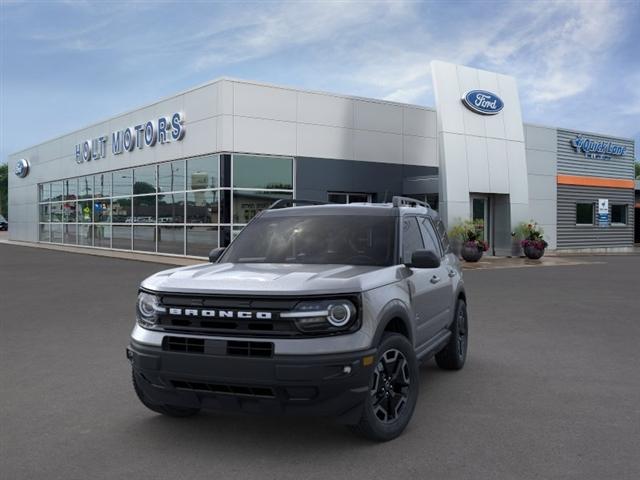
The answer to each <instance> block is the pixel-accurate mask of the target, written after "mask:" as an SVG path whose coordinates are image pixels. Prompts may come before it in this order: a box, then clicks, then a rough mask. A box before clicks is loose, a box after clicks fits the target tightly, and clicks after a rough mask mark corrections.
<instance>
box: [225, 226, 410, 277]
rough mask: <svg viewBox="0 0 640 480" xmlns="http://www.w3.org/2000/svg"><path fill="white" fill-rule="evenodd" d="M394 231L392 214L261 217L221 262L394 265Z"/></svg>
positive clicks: (239, 238)
mask: <svg viewBox="0 0 640 480" xmlns="http://www.w3.org/2000/svg"><path fill="white" fill-rule="evenodd" d="M414 222H415V219H414ZM394 227H395V219H394V217H391V216H350V215H349V216H347V215H314V216H308V217H271V218H269V217H262V218H258V219H256V220H254V221H253V222H251V223H250V224H249V225H247V226H246V227H245V228H244V229H243V230H242V232H241V233H240V234H239V235H238V237H237V239H236V240H235V241H234V242H233V244H232V245H231V246H230V247H229V249H228V250H227V253H226V254H225V255H224V257H223V258H222V261H223V262H234V263H306V264H342V265H379V266H383V265H384V266H386V265H392V264H393V261H394V236H395V228H394ZM416 230H417V225H416ZM419 234H420V233H419V232H418V235H419Z"/></svg>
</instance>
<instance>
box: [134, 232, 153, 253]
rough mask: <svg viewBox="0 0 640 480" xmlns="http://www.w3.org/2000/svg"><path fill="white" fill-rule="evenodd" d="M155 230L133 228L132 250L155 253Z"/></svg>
mask: <svg viewBox="0 0 640 480" xmlns="http://www.w3.org/2000/svg"><path fill="white" fill-rule="evenodd" d="M155 231H156V228H155V227H139V226H134V227H133V249H134V250H140V251H143V252H155V251H156V235H155Z"/></svg>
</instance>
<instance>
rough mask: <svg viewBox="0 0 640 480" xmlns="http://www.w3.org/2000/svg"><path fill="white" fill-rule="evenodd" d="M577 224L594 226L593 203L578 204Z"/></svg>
mask: <svg viewBox="0 0 640 480" xmlns="http://www.w3.org/2000/svg"><path fill="white" fill-rule="evenodd" d="M576 224H578V225H593V203H578V204H577V205H576Z"/></svg>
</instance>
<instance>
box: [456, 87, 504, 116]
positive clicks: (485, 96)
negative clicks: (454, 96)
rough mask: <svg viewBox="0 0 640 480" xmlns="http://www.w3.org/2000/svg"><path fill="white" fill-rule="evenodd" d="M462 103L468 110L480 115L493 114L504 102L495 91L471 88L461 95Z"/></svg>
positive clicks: (501, 107) (500, 108)
mask: <svg viewBox="0 0 640 480" xmlns="http://www.w3.org/2000/svg"><path fill="white" fill-rule="evenodd" d="M462 103H464V105H465V107H467V108H468V109H469V110H472V111H474V112H476V113H480V114H482V115H495V114H496V113H498V112H499V111H500V110H502V109H503V107H504V102H503V101H502V99H501V98H500V97H499V96H497V95H496V94H495V93H491V92H487V91H486V90H471V91H469V92H467V93H466V94H465V96H464V97H462Z"/></svg>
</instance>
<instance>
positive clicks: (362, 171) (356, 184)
mask: <svg viewBox="0 0 640 480" xmlns="http://www.w3.org/2000/svg"><path fill="white" fill-rule="evenodd" d="M437 174H438V168H436V167H420V166H417V165H398V164H393V163H380V162H363V161H355V160H333V159H327V158H311V157H296V197H297V198H303V199H308V200H321V201H326V200H327V192H362V193H373V194H375V195H376V201H378V202H382V201H384V200H385V196H386V199H387V201H391V197H393V195H401V194H402V193H403V181H404V179H405V178H406V177H415V176H427V175H437ZM424 193H426V192H424Z"/></svg>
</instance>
